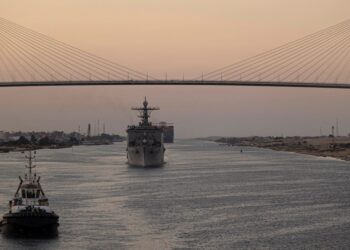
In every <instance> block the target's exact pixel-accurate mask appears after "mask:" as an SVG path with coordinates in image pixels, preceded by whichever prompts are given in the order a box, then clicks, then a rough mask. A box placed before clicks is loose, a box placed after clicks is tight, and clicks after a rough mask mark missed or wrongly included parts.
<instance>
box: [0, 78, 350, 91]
mask: <svg viewBox="0 0 350 250" xmlns="http://www.w3.org/2000/svg"><path fill="white" fill-rule="evenodd" d="M130 85H133V86H245V87H288V88H291V87H292V88H324V89H350V84H347V83H316V82H272V81H214V80H103V81H94V80H81V81H32V82H27V81H25V82H24V81H23V82H21V81H18V82H0V88H5V87H6V88H8V87H43V86H46V87H53V86H130Z"/></svg>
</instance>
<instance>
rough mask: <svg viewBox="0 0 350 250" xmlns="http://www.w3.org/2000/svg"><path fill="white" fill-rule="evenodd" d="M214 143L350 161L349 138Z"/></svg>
mask: <svg viewBox="0 0 350 250" xmlns="http://www.w3.org/2000/svg"><path fill="white" fill-rule="evenodd" d="M214 141H215V142H217V143H224V144H227V145H232V146H241V147H242V146H247V147H256V148H267V149H271V150H275V151H283V152H293V153H298V154H305V155H313V156H318V157H331V158H334V159H338V160H343V161H350V137H326V136H322V137H299V136H296V137H239V138H238V137H222V138H220V139H216V140H214Z"/></svg>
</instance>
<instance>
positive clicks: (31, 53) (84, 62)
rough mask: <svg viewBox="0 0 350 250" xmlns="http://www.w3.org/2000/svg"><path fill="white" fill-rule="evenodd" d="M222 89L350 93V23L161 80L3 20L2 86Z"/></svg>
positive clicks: (0, 42) (0, 28)
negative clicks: (188, 75) (193, 74)
mask: <svg viewBox="0 0 350 250" xmlns="http://www.w3.org/2000/svg"><path fill="white" fill-rule="evenodd" d="M87 85H101V86H103V85H192V86H193V85H196V86H206V85H217V86H264V87H267V86H272V87H308V88H349V89H350V20H346V21H344V22H341V23H339V24H336V25H333V26H330V27H327V28H325V29H323V30H320V31H318V32H315V33H313V34H310V35H308V36H305V37H303V38H300V39H298V40H295V41H293V42H290V43H287V44H284V45H282V46H280V47H278V48H275V49H272V50H269V51H266V52H264V53H261V54H258V55H256V56H253V57H250V58H247V59H245V60H242V61H239V62H236V63H234V64H231V65H228V66H226V67H223V68H220V69H217V70H214V71H212V72H209V73H205V74H201V75H200V76H199V77H196V78H192V79H184V78H182V79H157V78H155V77H152V76H151V75H148V73H142V72H139V71H137V70H134V69H132V68H129V67H125V66H123V65H120V64H117V63H115V62H113V61H110V60H106V59H104V58H102V57H99V56H96V55H94V54H91V53H88V52H86V51H83V50H81V49H79V48H76V47H73V46H70V45H68V44H66V43H63V42H61V41H58V40H56V39H53V38H51V37H48V36H46V35H44V34H41V33H38V32H35V31H33V30H31V29H28V28H26V27H23V26H21V25H18V24H16V23H13V22H11V21H8V20H6V19H3V18H0V87H23V86H87Z"/></svg>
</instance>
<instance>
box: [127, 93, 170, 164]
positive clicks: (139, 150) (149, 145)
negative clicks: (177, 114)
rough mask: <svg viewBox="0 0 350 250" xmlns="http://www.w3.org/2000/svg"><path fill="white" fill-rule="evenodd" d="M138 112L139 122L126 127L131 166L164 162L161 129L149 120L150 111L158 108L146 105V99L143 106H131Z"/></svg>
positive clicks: (128, 156) (128, 155)
mask: <svg viewBox="0 0 350 250" xmlns="http://www.w3.org/2000/svg"><path fill="white" fill-rule="evenodd" d="M132 110H137V111H139V112H140V115H139V116H138V117H139V118H141V122H140V123H139V124H138V125H137V126H135V125H131V126H129V127H128V129H127V131H126V132H127V149H126V150H127V158H128V163H129V164H130V165H132V166H141V167H149V166H159V165H162V164H163V163H164V152H165V148H164V143H163V142H164V141H163V129H162V128H160V127H159V126H156V125H153V124H152V123H151V122H150V121H149V118H150V115H151V112H152V111H154V110H159V108H154V107H148V102H147V99H146V98H145V100H144V102H143V107H139V108H132Z"/></svg>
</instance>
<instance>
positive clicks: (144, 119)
mask: <svg viewBox="0 0 350 250" xmlns="http://www.w3.org/2000/svg"><path fill="white" fill-rule="evenodd" d="M131 109H132V110H137V111H139V112H140V115H139V116H138V117H139V118H141V125H142V126H149V125H150V122H149V120H148V119H149V118H150V117H151V112H152V111H153V110H159V108H157V107H148V101H147V98H146V97H145V100H144V101H143V107H138V108H131Z"/></svg>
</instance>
